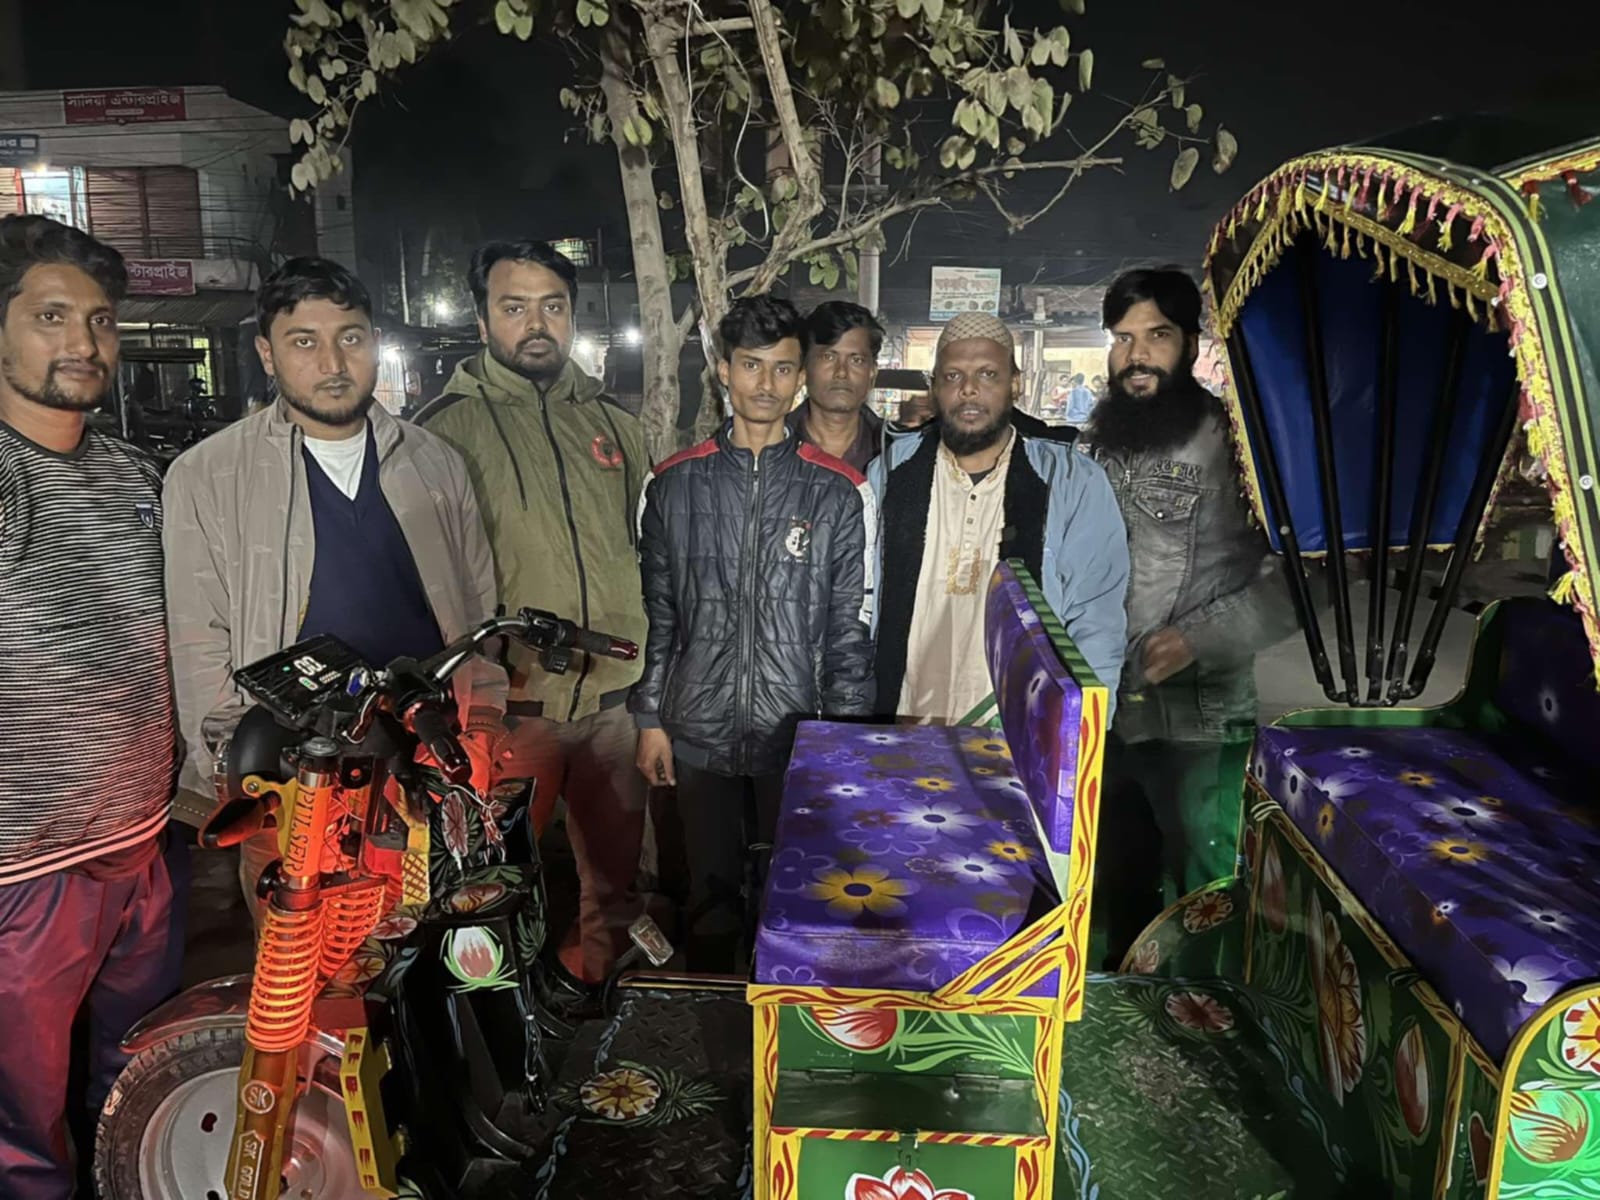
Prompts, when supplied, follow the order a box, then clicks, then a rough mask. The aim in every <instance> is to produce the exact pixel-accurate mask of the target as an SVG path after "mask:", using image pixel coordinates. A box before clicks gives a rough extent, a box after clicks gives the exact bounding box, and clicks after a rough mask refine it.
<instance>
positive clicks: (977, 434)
mask: <svg viewBox="0 0 1600 1200" xmlns="http://www.w3.org/2000/svg"><path fill="white" fill-rule="evenodd" d="M1010 428H1011V410H1010V409H1007V410H1006V411H1005V412H1004V413H1002V414H1001V415H1000V417H999V418H998V419H997V420H996V421H995V422H994V424H992V425H985V426H983V427H982V428H981V429H971V430H967V429H957V428H956V427H955V426H954V425H951V424H949V423H948V422H945V421H940V422H939V440H940V441H941V442H943V443H944V448H945V449H946V450H948V451H950V453H951V454H953V455H955V456H956V457H957V458H965V457H966V456H967V455H969V454H981V453H983V452H984V451H985V450H987V449H989V448H990V447H991V446H993V445H994V444H995V443H996V442H998V441H999V440H1000V439H1001V438H1003V437H1004V436H1005V435H1006V430H1007V429H1010Z"/></svg>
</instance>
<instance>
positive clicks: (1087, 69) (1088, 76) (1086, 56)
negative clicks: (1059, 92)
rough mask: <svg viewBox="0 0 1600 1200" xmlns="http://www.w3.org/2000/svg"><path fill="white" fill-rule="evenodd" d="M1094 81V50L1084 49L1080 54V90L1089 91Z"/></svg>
mask: <svg viewBox="0 0 1600 1200" xmlns="http://www.w3.org/2000/svg"><path fill="white" fill-rule="evenodd" d="M1093 82H1094V51H1093V50H1084V51H1082V52H1081V53H1079V55H1078V90H1079V91H1080V92H1087V91H1088V90H1089V87H1090V85H1091V84H1092V83H1093Z"/></svg>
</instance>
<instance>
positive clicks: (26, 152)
mask: <svg viewBox="0 0 1600 1200" xmlns="http://www.w3.org/2000/svg"><path fill="white" fill-rule="evenodd" d="M40 157H41V155H40V153H39V135H38V134H37V133H0V167H31V166H33V165H34V164H35V163H37V162H38V161H39V159H40Z"/></svg>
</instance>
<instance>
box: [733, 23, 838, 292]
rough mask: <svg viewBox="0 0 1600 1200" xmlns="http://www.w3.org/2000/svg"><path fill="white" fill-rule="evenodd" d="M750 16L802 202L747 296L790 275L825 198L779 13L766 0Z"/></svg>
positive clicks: (775, 240)
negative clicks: (808, 143) (791, 74)
mask: <svg viewBox="0 0 1600 1200" xmlns="http://www.w3.org/2000/svg"><path fill="white" fill-rule="evenodd" d="M750 16H751V19H752V20H753V21H754V22H755V32H756V45H757V46H758V47H759V49H760V51H761V65H762V67H763V68H764V69H765V71H766V75H767V91H768V94H769V95H770V96H771V97H772V108H773V112H774V113H775V114H776V115H777V118H778V129H779V131H780V133H781V135H782V137H783V142H784V145H785V146H787V147H788V150H789V166H790V169H792V170H793V171H794V179H795V183H796V185H797V186H798V187H799V196H798V197H797V198H796V200H795V206H794V210H793V211H792V212H791V213H790V215H789V220H788V222H787V224H785V225H784V227H783V228H782V229H780V230H779V231H778V234H777V236H776V237H774V238H773V239H772V248H771V249H770V250H769V251H768V252H767V257H766V260H765V261H764V262H763V263H762V264H761V265H760V266H759V267H758V268H756V271H755V274H754V276H753V278H752V286H751V287H750V288H749V289H748V290H749V291H751V292H758V293H759V292H764V291H766V290H767V289H768V288H770V287H771V286H772V285H773V284H774V283H775V282H776V281H777V279H778V276H780V275H782V274H783V273H784V271H786V270H788V269H789V264H790V263H791V262H793V261H794V259H795V257H796V255H795V247H796V246H799V245H800V244H801V243H802V242H804V241H805V239H806V238H807V237H808V236H809V235H810V233H811V222H812V221H814V220H816V217H817V214H818V213H820V212H821V211H822V208H823V198H822V179H821V177H820V176H819V175H818V173H817V164H816V163H814V162H813V161H812V160H811V151H810V150H809V149H808V148H807V146H806V139H805V131H804V129H803V127H802V126H801V124H800V113H799V111H798V110H797V109H796V108H795V103H794V89H793V88H792V87H791V86H790V83H789V67H788V64H787V63H786V62H785V61H784V57H783V41H782V38H781V37H780V36H779V33H778V14H777V11H776V10H775V9H774V8H773V7H772V5H771V4H769V3H768V2H767V0H750Z"/></svg>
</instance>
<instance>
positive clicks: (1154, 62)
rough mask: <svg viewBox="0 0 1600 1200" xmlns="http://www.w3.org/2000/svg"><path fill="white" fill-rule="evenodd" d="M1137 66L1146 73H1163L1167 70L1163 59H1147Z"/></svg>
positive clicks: (1165, 61)
mask: <svg viewBox="0 0 1600 1200" xmlns="http://www.w3.org/2000/svg"><path fill="white" fill-rule="evenodd" d="M1139 65H1140V66H1141V67H1143V68H1144V69H1145V70H1146V71H1165V70H1166V69H1167V60H1166V59H1164V58H1147V59H1145V60H1144V61H1143V62H1142V63H1140V64H1139Z"/></svg>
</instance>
